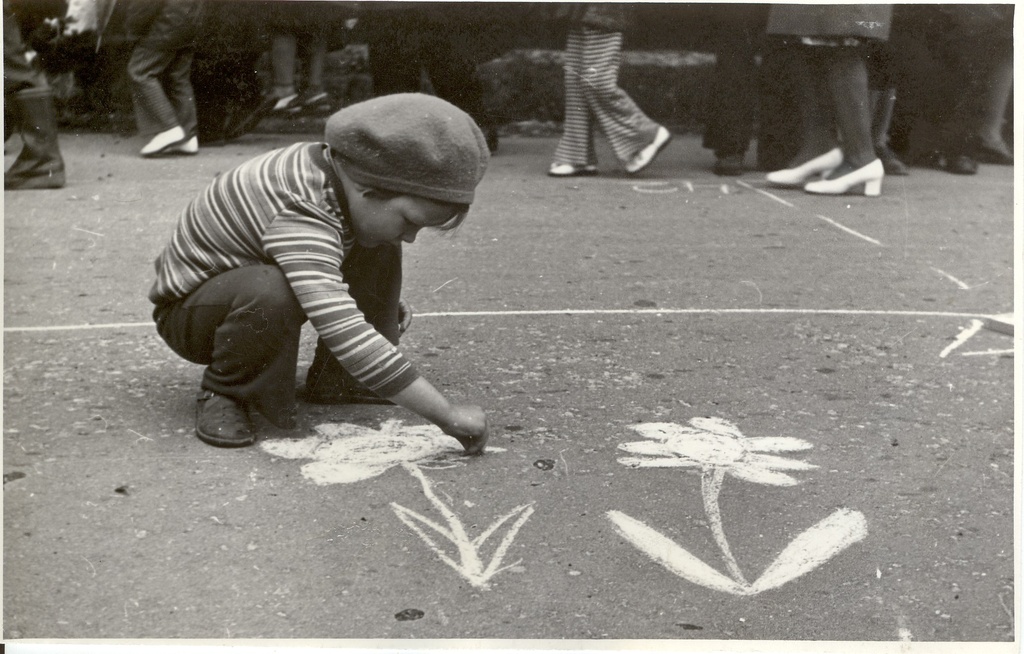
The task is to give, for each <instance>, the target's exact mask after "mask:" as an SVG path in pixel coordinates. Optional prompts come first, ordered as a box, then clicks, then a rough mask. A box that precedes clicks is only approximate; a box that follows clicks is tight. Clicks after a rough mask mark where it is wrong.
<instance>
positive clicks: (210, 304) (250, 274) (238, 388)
mask: <svg viewBox="0 0 1024 654" xmlns="http://www.w3.org/2000/svg"><path fill="white" fill-rule="evenodd" d="M154 317H155V319H156V323H157V331H158V332H159V333H160V336H161V337H163V339H164V340H165V341H166V342H167V344H168V345H169V346H170V347H171V349H172V350H174V351H175V352H176V353H177V354H178V355H180V356H181V357H183V358H185V359H187V360H188V361H191V362H193V363H199V364H205V365H206V370H205V371H204V372H203V380H202V388H203V390H206V391H211V392H213V393H216V394H217V395H220V396H224V397H227V398H230V399H232V400H233V401H235V402H237V403H238V404H239V405H241V406H243V407H246V408H247V409H251V410H256V411H259V412H260V413H262V414H263V415H264V416H265V417H266V418H267V420H269V421H270V422H272V423H273V424H275V425H278V426H280V427H288V426H291V425H292V424H293V423H294V413H295V364H296V361H297V359H298V348H299V334H300V331H301V328H302V324H303V323H304V322H305V321H306V315H305V313H304V312H303V310H302V307H301V306H300V305H299V302H298V300H297V299H295V294H294V293H293V292H292V290H291V287H290V286H289V285H288V282H287V280H286V279H285V277H284V274H283V273H282V272H281V270H280V268H278V267H277V266H268V265H259V266H246V267H243V268H237V269H235V270H230V271H228V272H225V273H221V274H220V275H217V276H216V277H214V278H213V279H210V280H208V281H207V282H205V283H204V284H203V285H202V286H200V287H199V288H197V289H196V290H195V291H193V292H192V293H191V294H190V295H189V296H188V297H186V298H184V299H183V300H181V301H179V302H177V303H175V304H173V305H169V306H166V307H158V308H157V309H156V311H155V312H154Z"/></svg>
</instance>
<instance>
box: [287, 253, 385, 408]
mask: <svg viewBox="0 0 1024 654" xmlns="http://www.w3.org/2000/svg"><path fill="white" fill-rule="evenodd" d="M341 273H342V278H343V279H344V281H345V283H346V284H348V286H349V294H350V295H351V296H352V299H353V300H355V302H356V306H357V307H359V310H360V311H361V312H362V313H363V315H364V316H365V317H366V321H367V322H368V323H370V324H371V325H373V326H374V328H375V329H376V330H377V331H378V332H380V334H381V335H382V336H383V337H384V338H386V339H388V340H389V341H391V342H392V343H393V344H395V345H398V338H399V329H398V301H399V299H400V297H401V293H402V248H401V247H398V246H393V245H381V246H379V247H376V248H364V247H361V246H360V245H359V244H358V243H357V244H355V245H353V246H352V250H351V251H350V252H349V253H348V254H347V255H346V256H345V260H344V262H342V266H341ZM359 386H361V385H360V384H359V382H357V381H356V380H355V378H354V377H352V376H351V375H350V374H349V373H348V372H347V371H346V370H345V369H344V368H343V367H342V365H341V364H340V363H338V360H337V359H336V358H335V357H334V355H333V354H331V351H330V350H329V349H328V348H327V346H326V345H325V344H324V342H323V340H322V339H317V344H316V353H315V354H314V355H313V364H312V365H311V366H310V367H309V371H308V372H307V374H306V387H307V389H312V388H314V387H319V388H338V387H348V388H358V387H359Z"/></svg>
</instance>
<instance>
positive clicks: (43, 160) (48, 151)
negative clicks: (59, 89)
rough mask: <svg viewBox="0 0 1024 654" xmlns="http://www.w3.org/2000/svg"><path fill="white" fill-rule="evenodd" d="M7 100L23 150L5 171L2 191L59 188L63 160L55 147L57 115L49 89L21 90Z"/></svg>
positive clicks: (62, 175) (56, 145) (62, 180)
mask: <svg viewBox="0 0 1024 654" xmlns="http://www.w3.org/2000/svg"><path fill="white" fill-rule="evenodd" d="M6 100H7V104H11V105H13V106H12V108H11V109H12V111H13V113H14V115H15V116H17V121H16V122H17V124H18V129H19V133H20V134H21V140H22V148H21V152H19V153H18V157H17V158H16V159H15V160H14V163H13V164H11V167H10V168H9V169H8V170H7V171H5V172H4V189H9V190H14V189H23V190H24V189H46V188H61V187H62V186H64V183H65V177H64V159H63V157H62V156H61V153H60V147H59V146H58V144H57V112H56V111H55V109H54V106H53V96H52V94H51V92H50V89H48V88H44V89H40V88H28V89H23V90H21V91H18V92H17V93H12V94H10V95H9V96H7V98H6Z"/></svg>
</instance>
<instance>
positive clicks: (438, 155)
mask: <svg viewBox="0 0 1024 654" xmlns="http://www.w3.org/2000/svg"><path fill="white" fill-rule="evenodd" d="M324 132H325V134H324V136H325V140H326V142H327V144H328V145H330V146H331V148H332V149H333V150H334V152H335V153H336V155H335V156H336V158H337V160H338V163H339V164H340V165H341V166H342V167H343V168H344V169H345V172H346V173H347V174H348V175H349V176H350V177H351V178H352V179H354V180H355V181H357V182H359V183H361V184H365V185H367V186H372V187H375V188H380V189H385V190H388V191H394V192H397V193H403V194H409V195H418V196H420V197H425V198H430V199H432V200H439V201H441V202H451V203H453V204H470V203H472V202H473V194H474V191H475V189H476V185H477V184H478V183H480V180H481V178H483V175H484V171H485V170H486V169H487V162H488V160H489V159H490V151H489V150H488V149H487V141H486V139H485V138H484V135H483V133H482V132H481V131H480V128H479V127H478V126H477V124H476V123H475V122H473V119H472V118H470V117H469V115H468V114H467V113H466V112H464V111H462V110H461V109H459V108H458V107H456V106H455V105H453V104H451V103H449V102H446V101H444V100H442V99H440V98H436V97H434V96H432V95H425V94H422V93H396V94H393V95H385V96H381V97H379V98H373V99H372V100H366V101H365V102H359V103H356V104H353V105H350V106H348V107H345V108H344V109H342V110H341V111H338V112H337V113H335V114H334V115H333V116H331V117H330V118H328V119H327V126H326V128H325V130H324Z"/></svg>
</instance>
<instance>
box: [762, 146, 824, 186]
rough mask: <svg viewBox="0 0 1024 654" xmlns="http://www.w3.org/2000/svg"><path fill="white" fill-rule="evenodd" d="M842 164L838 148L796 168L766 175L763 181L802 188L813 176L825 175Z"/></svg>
mask: <svg viewBox="0 0 1024 654" xmlns="http://www.w3.org/2000/svg"><path fill="white" fill-rule="evenodd" d="M841 163H843V151H842V150H840V149H839V148H834V149H832V150H829V151H828V152H826V153H825V154H822V155H819V156H817V157H815V158H813V159H811V160H810V161H808V162H806V163H803V164H801V165H799V166H797V167H796V168H785V169H783V170H776V171H773V172H770V173H768V174H767V175H766V176H765V179H766V180H768V183H769V184H775V185H776V186H789V187H793V186H802V185H804V184H806V183H807V180H809V179H810V178H811V177H813V176H815V175H818V174H820V175H827V174H829V173H830V172H832V171H833V170H835V169H836V168H838V167H839V164H841Z"/></svg>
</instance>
